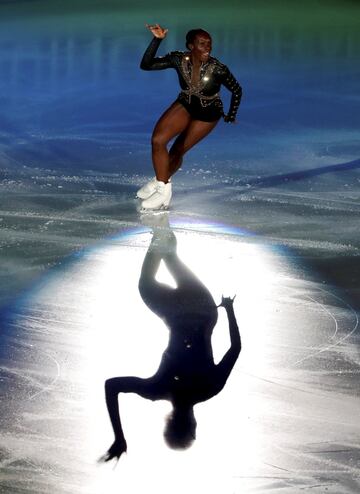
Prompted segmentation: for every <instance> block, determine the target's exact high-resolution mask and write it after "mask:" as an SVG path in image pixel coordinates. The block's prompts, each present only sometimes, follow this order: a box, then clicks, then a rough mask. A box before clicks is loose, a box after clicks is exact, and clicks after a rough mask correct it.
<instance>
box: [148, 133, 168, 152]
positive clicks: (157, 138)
mask: <svg viewBox="0 0 360 494" xmlns="http://www.w3.org/2000/svg"><path fill="white" fill-rule="evenodd" d="M168 142H169V139H168V138H167V136H165V135H164V134H162V133H161V132H154V134H153V135H152V137H151V146H152V148H153V149H159V148H163V147H166V145H167V143H168Z"/></svg>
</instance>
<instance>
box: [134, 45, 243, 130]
mask: <svg viewBox="0 0 360 494" xmlns="http://www.w3.org/2000/svg"><path fill="white" fill-rule="evenodd" d="M161 41H162V39H161V38H156V37H154V38H153V39H152V41H151V42H150V44H149V46H148V47H147V49H146V51H145V53H144V56H143V58H142V60H141V64H140V67H141V68H142V69H143V70H163V69H169V68H173V69H175V70H176V72H177V75H178V78H179V83H180V87H181V89H182V91H181V93H180V94H179V96H178V98H177V101H178V102H179V103H181V104H182V105H183V106H184V107H185V108H186V109H187V111H188V112H189V113H190V115H191V116H192V117H193V118H195V119H197V120H203V121H205V122H211V121H215V120H218V119H219V118H221V117H222V116H223V115H224V112H223V104H222V101H221V99H220V95H219V91H220V87H221V85H223V86H225V87H226V89H228V90H229V91H230V92H231V93H232V96H231V102H230V109H229V112H228V114H227V115H226V120H227V121H230V122H233V121H235V117H236V112H237V110H238V108H239V105H240V100H241V96H242V89H241V86H240V84H239V83H238V82H237V80H236V79H235V77H234V76H233V75H232V73H231V72H230V70H229V69H228V68H227V66H226V65H224V64H222V63H221V62H219V60H217V59H216V58H213V57H209V60H208V61H206V62H205V63H202V64H201V67H200V77H199V81H198V83H196V84H193V83H192V81H191V76H192V63H191V58H190V53H189V52H182V51H173V52H170V53H168V54H167V55H165V56H163V57H155V55H156V52H157V49H158V47H159V45H160V43H161Z"/></svg>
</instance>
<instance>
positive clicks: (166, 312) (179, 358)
mask: <svg viewBox="0 0 360 494" xmlns="http://www.w3.org/2000/svg"><path fill="white" fill-rule="evenodd" d="M161 260H163V261H164V262H165V265H166V267H167V269H168V270H169V272H170V273H171V275H172V276H173V278H174V280H175V281H176V284H177V287H176V288H171V287H169V286H168V285H166V284H163V283H159V282H158V281H157V280H156V279H155V277H156V273H157V271H158V268H159V265H160V262H161ZM139 291H140V294H141V297H142V299H143V301H144V302H145V304H146V305H147V306H148V307H149V308H150V310H151V311H153V312H154V313H155V314H156V315H158V316H159V317H160V318H161V319H162V320H163V321H164V323H165V325H166V326H167V327H168V329H169V342H168V346H167V348H166V350H165V351H164V353H163V356H162V359H161V362H160V366H159V368H158V370H157V371H156V373H155V374H154V375H153V376H152V377H149V378H147V379H142V378H139V377H114V378H111V379H108V380H107V381H106V383H105V395H106V405H107V409H108V412H109V416H110V421H111V424H112V428H113V431H114V435H115V440H114V443H113V444H112V445H111V447H110V448H109V450H108V451H107V453H106V454H105V455H104V456H103V457H102V460H103V461H109V460H111V459H113V458H115V459H119V458H120V456H121V455H122V453H124V452H126V450H127V444H126V440H125V436H124V432H123V429H122V425H121V420H120V415H119V403H118V395H119V393H136V394H138V395H139V396H141V397H142V398H147V399H149V400H153V401H154V400H168V401H170V403H171V405H172V412H171V413H170V415H169V416H168V417H167V421H166V425H165V430H164V437H165V441H166V442H167V444H168V445H169V446H170V447H171V448H175V449H184V448H187V447H189V446H190V445H191V443H192V442H193V441H194V439H195V436H196V420H195V416H194V405H196V404H197V403H200V402H204V401H206V400H209V399H210V398H212V397H213V396H215V395H216V394H218V393H219V392H220V391H221V390H222V389H223V387H224V385H225V383H226V381H227V379H228V377H229V375H230V372H231V370H232V369H233V366H234V364H235V362H236V360H237V358H238V356H239V353H240V350H241V340H240V333H239V329H238V326H237V322H236V318H235V314H234V309H233V301H234V298H235V297H234V298H229V297H222V301H221V303H220V305H219V306H218V307H224V309H225V310H226V313H227V317H228V321H229V332H230V342H231V345H230V348H229V350H228V351H227V352H226V353H225V355H224V357H223V358H222V360H221V361H220V362H219V363H218V364H216V365H215V363H214V359H213V352H212V346H211V335H212V331H213V328H214V326H215V324H216V322H217V317H218V315H217V306H216V304H215V302H214V300H213V298H212V296H211V294H210V292H209V290H208V289H207V288H206V287H205V286H204V285H203V283H201V281H200V280H199V279H198V278H197V277H196V276H195V275H194V274H193V273H192V272H191V271H190V270H189V269H188V268H187V267H186V266H185V265H184V263H183V262H182V261H181V260H180V259H179V257H178V256H177V253H176V238H175V235H174V233H173V232H172V230H170V228H165V229H164V228H162V229H159V228H155V229H154V235H153V238H152V242H151V244H150V247H149V249H148V251H147V254H146V256H145V259H144V262H143V266H142V271H141V276H140V281H139Z"/></svg>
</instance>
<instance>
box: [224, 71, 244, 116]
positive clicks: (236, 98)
mask: <svg viewBox="0 0 360 494" xmlns="http://www.w3.org/2000/svg"><path fill="white" fill-rule="evenodd" d="M222 84H223V85H224V86H225V87H226V89H228V90H229V91H230V92H231V93H232V95H231V101H230V108H229V112H228V114H227V118H228V121H229V122H234V121H235V118H236V113H237V111H238V108H239V105H240V101H241V96H242V88H241V86H240V84H239V83H238V81H237V80H236V79H235V77H234V76H233V75H232V73H231V72H230V70H229V69H228V68H227V67H226V70H225V73H224V78H223V80H222Z"/></svg>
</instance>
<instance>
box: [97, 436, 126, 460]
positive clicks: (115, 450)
mask: <svg viewBox="0 0 360 494" xmlns="http://www.w3.org/2000/svg"><path fill="white" fill-rule="evenodd" d="M126 451H127V444H126V441H125V439H122V440H119V439H118V440H115V441H114V442H113V444H112V445H111V446H110V448H109V449H108V450H107V452H106V453H105V454H104V455H103V456H102V457H101V458H99V462H107V461H110V460H112V459H113V458H116V461H117V462H118V461H119V460H120V456H121V455H122V454H123V453H126Z"/></svg>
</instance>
